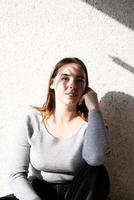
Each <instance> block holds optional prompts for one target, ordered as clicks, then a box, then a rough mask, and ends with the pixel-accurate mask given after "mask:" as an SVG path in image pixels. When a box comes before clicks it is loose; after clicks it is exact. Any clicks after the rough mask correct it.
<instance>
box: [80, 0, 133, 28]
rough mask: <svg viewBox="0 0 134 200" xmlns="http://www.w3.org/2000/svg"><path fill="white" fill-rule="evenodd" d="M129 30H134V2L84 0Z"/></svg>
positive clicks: (127, 0) (130, 0) (126, 0)
mask: <svg viewBox="0 0 134 200" xmlns="http://www.w3.org/2000/svg"><path fill="white" fill-rule="evenodd" d="M82 1H84V2H86V3H88V4H89V5H91V6H93V7H95V8H96V9H98V10H100V11H102V12H103V13H105V14H107V15H108V16H110V17H112V18H113V19H115V20H117V21H119V22H120V23H121V24H123V25H125V26H127V27H128V28H131V29H134V1H133V0H124V1H123V0H113V1H108V0H82Z"/></svg>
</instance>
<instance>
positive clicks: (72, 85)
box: [69, 80, 76, 89]
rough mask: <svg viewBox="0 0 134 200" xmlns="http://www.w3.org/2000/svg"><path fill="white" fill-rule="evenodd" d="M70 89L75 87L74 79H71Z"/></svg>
mask: <svg viewBox="0 0 134 200" xmlns="http://www.w3.org/2000/svg"><path fill="white" fill-rule="evenodd" d="M69 87H70V89H76V82H75V80H72V81H71V82H70V84H69Z"/></svg>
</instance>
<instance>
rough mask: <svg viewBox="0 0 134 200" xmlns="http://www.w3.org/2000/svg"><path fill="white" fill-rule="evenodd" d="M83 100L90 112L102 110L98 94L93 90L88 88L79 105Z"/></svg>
mask: <svg viewBox="0 0 134 200" xmlns="http://www.w3.org/2000/svg"><path fill="white" fill-rule="evenodd" d="M83 100H84V101H85V104H86V107H87V109H88V110H89V111H91V110H93V109H97V110H99V109H100V108H99V102H98V98H97V93H96V92H95V91H94V90H92V89H91V88H87V90H86V93H85V94H84V95H83V96H82V98H81V100H80V102H79V105H80V104H81V103H82V101H83Z"/></svg>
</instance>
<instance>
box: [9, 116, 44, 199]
mask: <svg viewBox="0 0 134 200" xmlns="http://www.w3.org/2000/svg"><path fill="white" fill-rule="evenodd" d="M19 124H20V123H19ZM17 127H18V128H16V130H15V132H16V134H15V136H14V142H13V145H12V146H13V147H12V157H11V161H10V162H11V164H10V176H9V181H10V185H11V189H12V190H13V193H14V195H15V196H16V197H17V198H18V199H19V200H40V198H39V196H38V195H37V194H36V192H35V191H34V190H33V188H32V186H31V185H30V184H29V182H28V179H27V175H28V168H29V162H30V144H29V142H28V135H32V132H33V130H32V127H31V125H30V119H29V117H26V118H25V119H24V121H22V122H21V125H19V126H18V125H17Z"/></svg>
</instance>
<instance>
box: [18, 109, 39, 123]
mask: <svg viewBox="0 0 134 200" xmlns="http://www.w3.org/2000/svg"><path fill="white" fill-rule="evenodd" d="M17 121H18V123H19V124H21V125H23V126H28V127H29V126H32V127H39V126H40V124H41V122H42V115H41V113H40V112H39V111H37V110H36V109H33V108H31V107H26V108H24V109H23V111H22V112H21V114H19V116H18V119H17Z"/></svg>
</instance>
